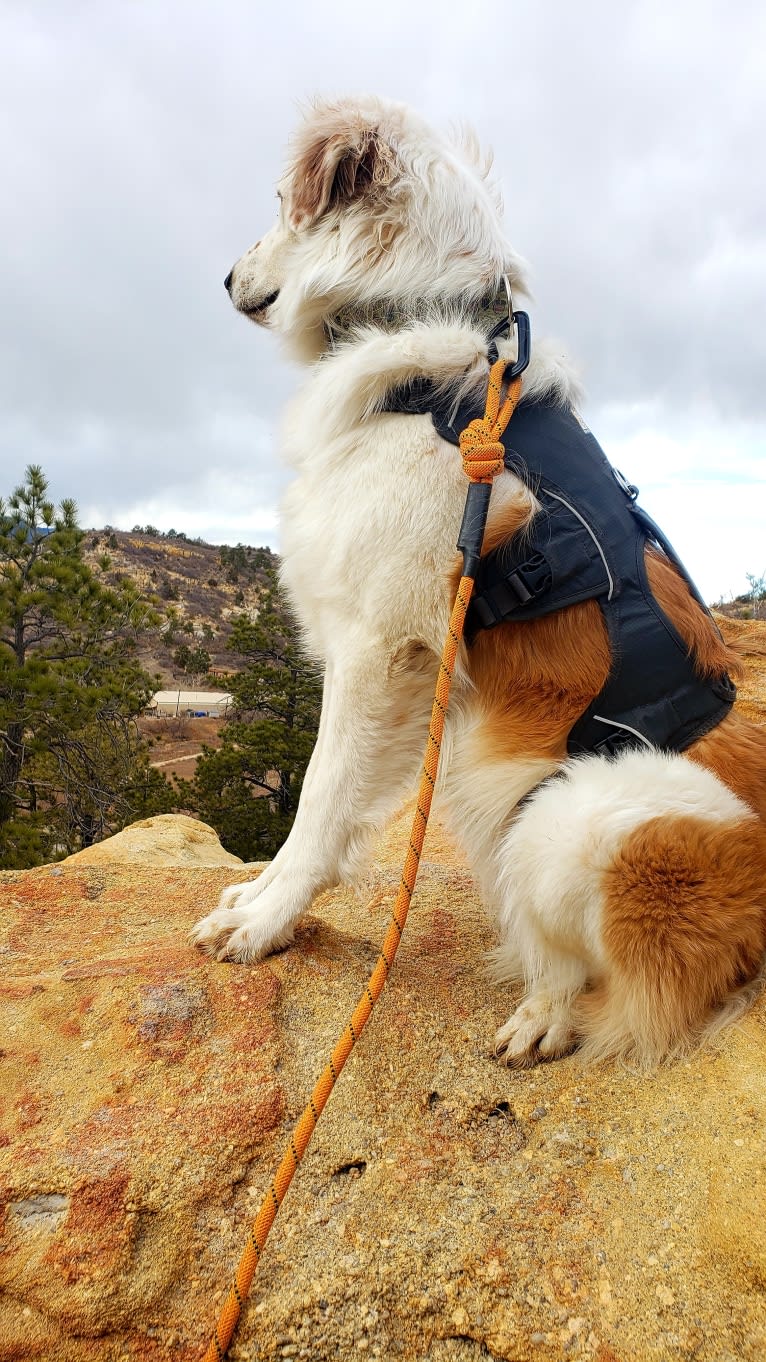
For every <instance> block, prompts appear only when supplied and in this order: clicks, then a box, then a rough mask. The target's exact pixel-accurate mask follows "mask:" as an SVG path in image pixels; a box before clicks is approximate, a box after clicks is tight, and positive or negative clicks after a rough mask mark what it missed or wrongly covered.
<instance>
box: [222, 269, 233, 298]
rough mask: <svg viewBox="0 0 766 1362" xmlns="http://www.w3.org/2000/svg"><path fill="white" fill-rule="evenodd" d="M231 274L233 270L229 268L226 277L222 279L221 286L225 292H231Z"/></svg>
mask: <svg viewBox="0 0 766 1362" xmlns="http://www.w3.org/2000/svg"><path fill="white" fill-rule="evenodd" d="M233 274H234V271H233V270H229V273H228V274H227V276H226V278H225V279H224V281H223V286H224V288H225V289H226V292H227V293H231V279H232V275H233Z"/></svg>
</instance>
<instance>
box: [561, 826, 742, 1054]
mask: <svg viewBox="0 0 766 1362" xmlns="http://www.w3.org/2000/svg"><path fill="white" fill-rule="evenodd" d="M603 886H604V887H603V892H604V901H603V915H602V925H601V934H602V940H603V944H604V948H605V951H606V954H607V957H608V960H609V969H608V979H607V981H606V982H605V983H604V984H603V985H602V986H601V987H598V988H596V989H595V990H594V991H593V992H591V993H590V994H585V995H584V996H583V997H582V998H581V999H579V1000H578V1004H577V1027H578V1030H579V1031H580V1032H581V1034H582V1035H583V1037H584V1051H585V1055H586V1057H595V1056H605V1055H608V1054H620V1053H622V1054H630V1055H632V1056H633V1057H634V1058H636V1059H637V1060H638V1061H639V1063H643V1064H648V1065H651V1064H654V1063H657V1062H658V1061H659V1060H661V1059H663V1058H664V1057H666V1056H667V1055H669V1054H671V1053H675V1052H677V1051H679V1050H683V1049H688V1048H689V1047H690V1046H691V1045H692V1044H693V1043H694V1042H695V1041H698V1040H699V1039H700V1037H701V1035H702V1032H703V1031H704V1028H705V1025H706V1023H707V1022H708V1021H709V1020H710V1017H711V1014H712V1013H713V1011H714V1009H716V1008H722V1007H724V1006H725V1005H726V1003H727V1000H728V999H729V998H730V995H731V994H732V993H733V991H734V990H736V989H738V988H740V987H741V986H742V985H744V984H745V983H747V981H748V980H750V979H752V978H753V977H754V976H755V975H756V974H757V973H758V971H759V969H760V966H761V961H762V958H763V953H764V949H766V834H765V833H764V828H763V825H762V824H761V823H760V821H759V820H757V819H755V818H753V819H747V820H745V821H743V822H741V823H737V824H721V823H716V822H713V821H708V820H703V819H698V818H693V817H691V816H688V817H681V816H679V817H676V818H667V817H665V818H656V819H652V820H651V821H650V822H648V823H644V824H643V825H642V826H641V827H639V828H637V829H636V830H635V832H634V833H633V834H632V835H631V836H630V837H628V838H627V839H626V841H625V842H624V844H623V845H622V847H621V848H620V851H619V852H618V854H617V855H616V856H615V859H614V863H613V865H612V867H611V868H610V870H609V871H608V872H607V873H606V874H605V876H604V882H603Z"/></svg>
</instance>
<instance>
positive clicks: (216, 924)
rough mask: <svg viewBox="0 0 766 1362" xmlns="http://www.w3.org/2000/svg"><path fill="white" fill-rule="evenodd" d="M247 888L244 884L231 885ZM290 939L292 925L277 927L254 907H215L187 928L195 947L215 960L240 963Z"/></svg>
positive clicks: (270, 950)
mask: <svg viewBox="0 0 766 1362" xmlns="http://www.w3.org/2000/svg"><path fill="white" fill-rule="evenodd" d="M234 887H235V888H237V887H239V888H247V886H246V885H244V886H243V885H240V886H234ZM292 939H293V933H292V928H291V927H289V926H284V927H281V928H280V927H279V926H278V924H277V923H275V922H274V919H273V918H272V919H271V921H270V920H269V915H268V914H264V913H261V912H260V911H259V910H258V909H256V908H248V907H237V908H231V907H230V908H226V907H220V906H219V907H218V908H215V909H214V910H213V912H212V913H208V915H207V917H203V918H202V919H201V921H200V922H198V923H197V924H196V925H195V926H194V927H193V928H192V931H191V934H190V940H191V941H192V943H193V944H194V945H195V946H199V947H200V949H201V950H203V951H205V952H206V953H207V954H208V955H212V956H214V957H215V959H216V960H229V961H231V962H236V963H238V964H241V965H247V964H251V963H252V962H253V961H254V960H260V959H262V957H263V956H264V955H269V954H270V953H271V952H272V951H277V950H281V948H282V947H283V946H287V945H288V944H289V943H290V941H292Z"/></svg>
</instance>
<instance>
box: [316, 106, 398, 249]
mask: <svg viewBox="0 0 766 1362" xmlns="http://www.w3.org/2000/svg"><path fill="white" fill-rule="evenodd" d="M395 165H396V159H395V156H394V152H393V150H392V148H391V147H390V146H389V145H388V144H387V143H386V142H385V141H384V140H383V139H382V137H381V136H380V133H379V131H378V129H377V128H370V127H361V126H360V127H356V128H355V127H350V126H348V125H347V126H345V127H337V126H336V127H335V128H333V129H329V128H327V127H325V128H324V129H322V130H321V131H317V130H316V129H313V130H311V131H309V130H307V133H306V134H305V135H304V138H303V139H302V140H301V142H300V143H299V145H298V146H297V147H296V156H295V160H294V162H293V170H292V193H291V195H290V198H291V203H290V226H291V227H293V228H294V229H295V230H296V231H300V229H301V228H303V227H310V226H311V224H312V223H313V222H316V221H317V219H318V218H320V217H321V216H322V214H323V213H325V212H327V210H328V208H332V207H335V206H338V205H340V204H346V203H350V202H351V201H352V200H353V199H356V198H360V197H361V196H362V195H363V194H370V193H371V192H375V191H377V190H380V189H382V188H384V187H385V186H386V185H389V184H390V183H391V181H392V180H393V178H394V173H395Z"/></svg>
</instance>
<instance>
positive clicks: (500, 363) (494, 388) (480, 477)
mask: <svg viewBox="0 0 766 1362" xmlns="http://www.w3.org/2000/svg"><path fill="white" fill-rule="evenodd" d="M507 367H508V361H507V360H505V359H498V360H496V361H495V363H494V364H493V365H492V368H491V369H490V371H489V385H488V388H487V401H486V406H485V410H484V415H483V416H477V417H476V418H475V419H474V420H473V421H471V422H470V423H469V425H467V426H466V428H465V430H462V431H461V432H460V436H459V443H460V453H461V454H462V456H463V471H464V472H465V475H466V477H468V478H470V479H471V482H490V483H491V482H492V479H493V478H495V477H497V474H498V473H502V471H503V468H504V463H503V460H504V458H505V449H504V447H503V444H502V441H501V437H502V434H503V431H504V430H505V428H506V426H507V425H508V422H509V421H510V419H511V417H512V416H513V413H514V411H515V409H516V403H517V402H518V400H519V397H520V395H521V377H520V376H519V377H518V378H515V379H514V380H513V382H512V383H511V384H510V386H509V388H508V391H507V393H506V395H505V400H504V402H503V404H502V406H501V405H500V399H501V397H502V392H503V374H504V373H505V370H506V369H507Z"/></svg>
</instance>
